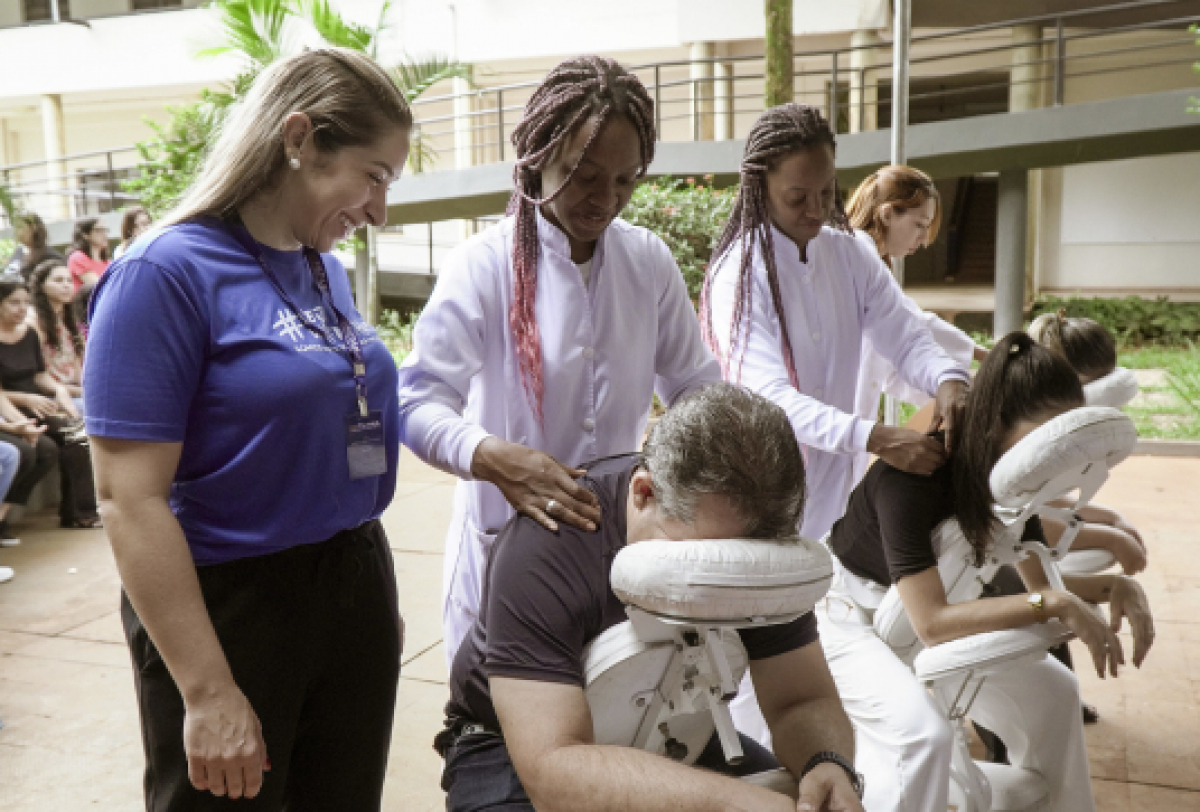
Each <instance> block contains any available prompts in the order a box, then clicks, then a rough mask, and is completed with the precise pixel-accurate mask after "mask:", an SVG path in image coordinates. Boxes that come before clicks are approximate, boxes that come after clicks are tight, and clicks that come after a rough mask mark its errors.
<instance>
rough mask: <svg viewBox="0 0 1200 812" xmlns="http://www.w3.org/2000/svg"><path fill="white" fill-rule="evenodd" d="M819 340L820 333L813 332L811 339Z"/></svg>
mask: <svg viewBox="0 0 1200 812" xmlns="http://www.w3.org/2000/svg"><path fill="white" fill-rule="evenodd" d="M820 340H821V334H820V333H813V341H820Z"/></svg>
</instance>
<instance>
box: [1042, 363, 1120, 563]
mask: <svg viewBox="0 0 1200 812" xmlns="http://www.w3.org/2000/svg"><path fill="white" fill-rule="evenodd" d="M1137 394H1138V381H1137V375H1136V374H1134V372H1133V371H1132V370H1130V369H1126V368H1125V367H1117V368H1115V369H1114V370H1113V371H1112V372H1110V373H1108V374H1107V375H1105V376H1103V377H1101V378H1097V379H1096V380H1094V381H1092V382H1090V383H1086V384H1084V386H1083V397H1084V400H1085V402H1086V403H1087V405H1088V406H1108V407H1110V408H1113V409H1119V408H1121V407H1122V406H1125V405H1127V404H1128V403H1129V402H1130V401H1131V400H1133V399H1134V398H1135V397H1137ZM1056 510H1058V511H1059V512H1058V513H1057V514H1056V513H1055V512H1054V511H1056ZM1060 514H1061V510H1060V509H1056V508H1054V507H1052V506H1048V507H1047V509H1046V510H1044V511H1039V515H1041V516H1043V517H1048V518H1060V519H1061V515H1060ZM1078 532H1079V531H1078V530H1076V533H1078ZM1116 563H1117V557H1116V556H1115V555H1113V554H1112V553H1111V552H1109V551H1108V550H1104V549H1091V550H1075V551H1074V552H1072V553H1071V554H1070V555H1069V556H1064V557H1062V558H1061V559H1060V560H1059V567H1060V568H1061V570H1062V572H1063V573H1065V574H1067V575H1095V574H1097V573H1101V572H1104V571H1105V570H1106V569H1108V568H1110V567H1112V566H1113V565H1114V564H1116Z"/></svg>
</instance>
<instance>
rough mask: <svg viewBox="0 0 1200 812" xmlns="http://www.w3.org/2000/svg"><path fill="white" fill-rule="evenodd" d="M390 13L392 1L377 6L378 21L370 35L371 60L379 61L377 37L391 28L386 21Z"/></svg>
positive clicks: (385, 0)
mask: <svg viewBox="0 0 1200 812" xmlns="http://www.w3.org/2000/svg"><path fill="white" fill-rule="evenodd" d="M391 11H392V0H383V4H382V5H380V6H379V19H378V20H377V21H376V23H375V30H374V31H373V32H372V33H371V58H372V59H379V37H380V35H381V34H383V32H384V31H387V30H388V29H389V28H391V27H392V26H391V23H389V22H388V21H387V17H388V14H389V13H391Z"/></svg>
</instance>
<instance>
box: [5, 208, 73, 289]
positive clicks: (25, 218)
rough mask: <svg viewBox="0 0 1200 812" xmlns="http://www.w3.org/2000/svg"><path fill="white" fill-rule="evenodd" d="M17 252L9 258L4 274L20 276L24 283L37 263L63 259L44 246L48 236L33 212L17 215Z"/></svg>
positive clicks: (43, 224) (39, 218)
mask: <svg viewBox="0 0 1200 812" xmlns="http://www.w3.org/2000/svg"><path fill="white" fill-rule="evenodd" d="M16 228H17V233H16V238H17V250H16V251H14V252H13V255H12V256H11V257H10V258H9V260H8V263H7V265H6V267H5V268H4V272H5V273H7V274H20V276H21V278H22V279H24V280H25V281H26V282H28V281H29V275H30V274H31V273H33V269H34V268H36V267H37V266H38V264H39V263H41V262H44V261H45V260H47V259H65V258H64V257H63V255H62V254H60V253H59V252H58V251H55V250H54V249H53V248H51V247H50V246H48V245H46V240H47V239H48V238H49V234H48V233H47V231H46V224H45V223H44V222H42V218H41V217H39V216H38V215H36V214H34V213H33V212H26V213H25V214H19V215H17V219H16Z"/></svg>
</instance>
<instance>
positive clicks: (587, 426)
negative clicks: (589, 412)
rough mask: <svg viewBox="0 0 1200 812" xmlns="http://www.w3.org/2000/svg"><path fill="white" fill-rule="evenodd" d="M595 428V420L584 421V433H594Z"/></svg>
mask: <svg viewBox="0 0 1200 812" xmlns="http://www.w3.org/2000/svg"><path fill="white" fill-rule="evenodd" d="M595 428H596V421H595V420H593V419H592V418H590V417H589V418H587V419H585V420H584V421H583V430H584V431H592V430H593V429H595Z"/></svg>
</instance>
